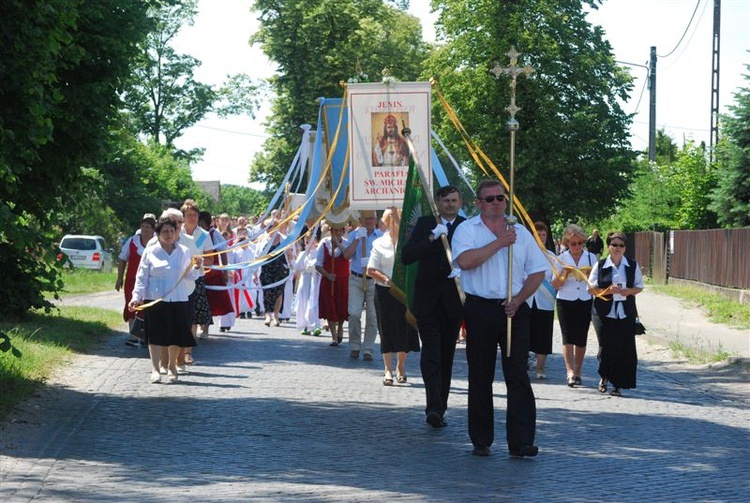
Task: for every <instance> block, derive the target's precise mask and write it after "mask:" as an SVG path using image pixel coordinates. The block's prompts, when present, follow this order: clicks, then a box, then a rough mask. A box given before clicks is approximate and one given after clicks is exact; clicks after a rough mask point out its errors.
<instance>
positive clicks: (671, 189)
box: [599, 131, 716, 232]
mask: <svg viewBox="0 0 750 503" xmlns="http://www.w3.org/2000/svg"><path fill="white" fill-rule="evenodd" d="M660 133H661V134H657V142H656V144H657V151H656V159H657V160H656V162H653V163H652V162H648V161H647V160H646V159H645V156H644V158H642V159H641V160H640V161H639V162H638V170H637V172H636V176H635V179H634V180H633V182H632V183H631V185H630V195H629V196H628V197H627V198H625V199H623V200H622V201H621V202H619V203H618V205H617V207H616V209H615V212H614V213H613V214H612V215H611V216H610V217H609V218H608V219H607V220H606V222H604V223H600V224H599V226H600V227H602V228H608V229H618V230H622V231H625V232H637V231H643V230H654V231H666V230H669V229H708V228H711V227H713V226H714V225H715V224H716V215H715V214H714V213H713V212H712V211H711V210H710V209H709V208H708V206H709V202H710V197H709V194H710V192H711V190H712V189H713V187H715V184H716V181H715V176H714V173H713V172H712V170H711V167H710V164H709V162H708V159H707V157H706V149H705V147H704V146H703V145H695V144H694V143H692V142H690V143H687V144H685V145H684V146H683V147H682V148H678V147H677V146H676V145H675V144H674V142H673V141H672V139H671V138H670V137H669V136H668V135H666V134H664V132H663V131H661V132H660ZM670 159H671V161H670Z"/></svg>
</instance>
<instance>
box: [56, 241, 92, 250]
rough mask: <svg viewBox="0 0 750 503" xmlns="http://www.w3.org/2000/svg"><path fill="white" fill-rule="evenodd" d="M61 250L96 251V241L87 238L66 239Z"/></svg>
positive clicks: (61, 244)
mask: <svg viewBox="0 0 750 503" xmlns="http://www.w3.org/2000/svg"><path fill="white" fill-rule="evenodd" d="M60 248H67V249H69V250H96V241H94V240H93V239H86V238H65V239H63V240H62V243H60Z"/></svg>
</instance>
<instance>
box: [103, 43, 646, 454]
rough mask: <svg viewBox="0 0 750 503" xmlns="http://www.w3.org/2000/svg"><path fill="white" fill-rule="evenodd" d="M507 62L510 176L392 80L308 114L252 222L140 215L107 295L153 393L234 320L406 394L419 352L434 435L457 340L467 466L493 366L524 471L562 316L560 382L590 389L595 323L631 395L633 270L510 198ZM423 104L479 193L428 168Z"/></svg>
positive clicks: (482, 424) (190, 205) (612, 252)
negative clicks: (117, 298)
mask: <svg viewBox="0 0 750 503" xmlns="http://www.w3.org/2000/svg"><path fill="white" fill-rule="evenodd" d="M508 56H509V58H510V64H509V65H508V66H506V67H501V66H500V65H498V66H497V67H496V68H495V69H493V73H495V75H496V76H497V77H498V78H506V79H507V81H508V83H509V86H510V90H511V92H510V96H511V101H510V104H509V106H508V107H507V110H508V112H509V119H508V122H507V125H506V126H507V131H508V133H509V138H508V139H509V141H510V152H511V157H510V159H509V166H507V169H505V172H506V173H507V176H504V175H503V173H502V172H501V170H500V169H499V168H498V167H496V165H495V164H494V163H493V162H492V161H491V160H490V159H488V158H487V156H486V155H484V153H483V152H482V151H481V149H480V148H479V146H478V145H476V144H474V143H473V141H472V140H471V138H470V137H469V136H468V134H467V133H466V129H465V128H464V127H463V125H462V124H461V123H460V120H459V118H458V115H457V113H456V112H455V111H454V110H453V109H452V108H451V107H450V105H449V103H448V102H447V100H446V99H445V97H444V96H442V95H441V94H440V90H439V87H438V86H437V85H435V83H434V82H397V81H395V80H394V79H392V78H389V77H388V76H387V74H385V78H384V79H383V81H382V82H377V83H371V82H359V81H357V80H356V79H352V80H351V81H350V82H348V83H347V84H346V85H345V86H344V87H345V93H344V96H343V98H320V99H319V100H318V103H319V114H318V122H317V125H316V127H315V128H313V127H312V126H311V125H303V126H302V127H301V131H302V139H301V142H300V147H299V150H298V152H297V156H296V157H295V159H294V162H293V164H292V166H290V168H289V171H288V172H287V174H286V178H285V179H284V181H283V183H282V184H281V185H280V186H279V189H278V191H277V192H276V194H275V195H274V197H273V199H272V201H271V203H270V204H269V206H268V208H267V211H266V212H265V213H264V214H263V215H259V216H257V217H252V218H251V219H250V220H249V221H248V219H247V218H246V217H244V216H243V217H240V218H236V217H235V220H234V221H233V220H232V217H231V216H230V215H228V214H223V215H217V216H213V215H211V214H210V213H207V212H202V211H201V210H200V208H199V207H198V206H197V205H196V203H195V201H193V200H190V199H189V200H186V201H184V203H183V204H182V206H181V208H179V209H177V208H170V209H167V210H165V211H164V212H163V213H162V214H161V215H160V216H159V217H158V218H157V217H156V216H155V214H147V215H144V217H143V219H142V223H141V227H140V229H139V230H138V231H137V233H136V234H135V235H134V236H133V237H131V238H130V239H129V240H128V241H127V242H126V244H125V246H123V251H122V253H121V254H120V257H119V259H120V262H119V268H118V281H117V285H116V288H117V289H118V290H119V289H120V288H122V289H123V291H124V294H125V307H124V310H123V318H124V319H125V320H126V321H128V323H129V328H130V333H131V334H132V337H131V339H130V340H129V341H127V344H129V345H132V346H134V347H139V346H140V347H148V350H149V356H150V360H151V366H152V372H151V377H150V382H151V383H154V384H159V383H166V384H171V383H176V382H177V381H178V380H181V379H190V378H191V372H193V369H195V368H197V367H198V366H199V365H200V346H199V341H200V340H202V339H203V340H205V339H207V338H209V337H210V333H211V330H212V328H211V327H212V326H213V327H214V328H213V330H214V333H215V330H216V327H217V326H218V330H219V331H220V333H231V331H232V330H233V327H234V325H235V323H236V320H237V319H248V318H253V317H259V318H261V319H263V324H264V326H265V327H267V330H268V331H273V330H274V328H275V327H279V326H281V325H282V324H292V323H294V324H295V326H296V329H297V330H298V331H299V333H300V335H301V336H318V337H328V338H330V343H329V346H330V348H331V353H332V358H340V357H342V356H341V355H342V351H341V349H340V348H346V349H345V351H344V352H343V353H344V356H343V357H346V358H351V359H353V360H359V359H361V360H362V361H374V360H375V359H378V360H380V359H382V362H383V372H382V378H381V381H382V385H383V386H394V385H404V384H406V383H407V382H408V379H410V378H412V379H413V378H414V377H413V376H407V373H406V370H405V362H406V361H407V358H408V355H409V354H410V353H416V354H418V356H417V357H418V358H419V368H420V370H421V376H420V377H421V379H422V381H423V383H424V390H425V396H424V400H425V407H424V421H425V422H426V423H427V424H428V425H430V426H431V427H433V428H444V427H446V426H447V424H448V422H447V420H446V413H447V411H448V405H449V398H450V390H451V379H452V370H453V363H454V357H455V354H456V347H457V344H465V350H466V358H467V362H468V368H469V380H468V429H469V437H470V439H471V442H472V444H473V451H472V454H474V455H476V456H488V455H490V447H491V446H492V445H493V443H494V440H495V439H494V425H495V421H494V404H493V381H494V377H495V372H496V362H497V360H498V351H499V355H500V361H501V368H502V372H503V376H504V379H505V383H506V386H507V409H506V433H507V438H506V441H507V449H508V454H509V455H510V456H511V457H534V456H536V455H537V453H538V452H539V448H538V446H537V445H536V443H535V434H536V401H535V396H534V392H533V389H532V384H531V383H532V381H533V380H534V379H536V380H546V379H547V378H548V376H547V370H546V365H545V363H546V359H547V356H548V355H550V354H551V353H552V347H553V341H552V338H553V326H554V318H555V316H554V313H555V310H557V318H558V320H559V324H560V329H561V332H562V347H563V354H562V356H563V358H564V363H565V370H566V375H565V376H564V379H561V380H560V385H561V386H567V387H570V388H577V387H581V386H582V385H583V379H584V376H583V375H582V365H583V361H584V356H585V354H586V347H587V342H588V341H587V338H588V332H589V328H590V327H591V326H592V324H593V327H594V328H595V331H596V335H597V339H598V340H597V343H598V347H599V354H598V355H597V359H598V376H597V379H598V384H597V385H596V389H597V391H598V392H599V393H602V394H604V393H609V394H610V395H611V396H613V397H620V396H622V394H623V392H624V390H631V389H634V388H636V374H637V361H638V359H637V354H636V343H635V335H636V333H637V332H638V331H639V327H640V325H639V322H638V315H637V309H636V305H635V296H636V295H637V294H638V293H639V292H641V291H642V289H643V277H642V274H641V270H640V268H639V266H638V264H637V263H636V262H635V260H634V259H633V258H632V257H631V256H628V253H627V237H626V235H625V234H624V233H622V232H612V233H609V234H608V235H607V236H605V237H604V239H603V238H602V237H600V236H599V235H598V231H597V230H595V229H594V230H593V231H592V232H591V233H590V234H589V233H588V232H586V231H585V230H584V229H583V228H582V227H581V226H579V225H576V224H569V225H567V227H565V229H564V231H563V234H562V236H561V237H560V239H559V241H557V240H555V239H554V236H552V235H551V232H550V229H549V227H548V226H547V225H546V224H545V223H544V222H541V221H536V222H535V221H533V220H532V219H531V217H530V216H529V214H528V213H527V212H526V210H525V208H524V206H523V204H522V196H523V195H522V194H516V193H515V177H516V173H515V166H514V163H515V155H516V154H515V148H514V147H515V141H516V137H515V136H516V134H518V132H519V130H520V124H519V122H518V120H517V119H516V116H515V115H516V113H517V111H518V110H520V107H519V106H517V104H516V99H517V97H516V85H517V81H518V79H519V78H522V77H528V76H529V75H530V74H531V73H532V72H533V69H532V68H531V67H530V66H525V67H522V66H519V65H518V57H519V53H517V52H516V51H515V50H514V49H511V50H510V51H509V52H508ZM433 93H434V94H436V95H437V98H438V101H439V102H440V103H441V104H442V105H443V108H444V112H445V113H446V114H447V115H448V116H449V117H450V118H451V120H452V121H453V122H454V124H455V126H456V130H457V131H459V132H460V133H461V134H462V135H464V139H465V142H466V145H467V147H468V148H469V149H470V151H471V154H472V157H473V158H474V159H475V160H476V161H477V164H478V165H479V167H480V168H481V170H482V172H483V173H484V178H483V179H480V180H475V181H474V183H471V182H470V181H469V180H468V179H467V178H466V176H465V174H464V170H463V169H462V168H461V167H460V166H458V165H457V164H453V165H448V166H444V165H443V164H442V163H441V161H440V158H441V157H442V158H449V159H452V158H453V157H452V156H451V155H450V153H449V152H444V154H445V155H443V156H441V157H439V156H438V155H437V151H436V148H440V147H441V146H442V145H443V143H442V141H441V140H440V138H439V137H438V136H437V135H436V134H435V132H434V131H432V130H431V127H430V117H431V113H432V110H431V103H432V101H433ZM443 148H444V147H443ZM518 155H523V153H522V152H519V153H518ZM377 353H379V354H377ZM412 358H414V356H412ZM586 378H587V379H592V378H593V376H587V377H586Z"/></svg>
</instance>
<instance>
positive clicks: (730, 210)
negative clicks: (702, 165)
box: [711, 65, 750, 227]
mask: <svg viewBox="0 0 750 503" xmlns="http://www.w3.org/2000/svg"><path fill="white" fill-rule="evenodd" d="M745 68H746V69H748V70H750V65H746V66H745ZM745 80H748V81H750V73H747V74H745ZM729 110H730V112H731V114H729V115H727V116H725V117H723V120H722V122H721V131H722V133H723V134H722V136H723V138H722V140H721V141H720V143H719V147H718V149H717V160H718V162H717V171H718V172H717V179H718V181H717V186H716V189H715V190H714V191H713V192H712V194H711V199H712V202H711V209H712V210H714V211H715V212H716V214H717V217H718V221H719V223H720V224H721V225H722V226H724V227H744V226H749V225H750V88H747V87H743V88H741V89H740V90H739V91H738V92H737V93H736V94H735V104H734V105H732V106H730V107H729Z"/></svg>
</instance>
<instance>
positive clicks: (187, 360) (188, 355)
mask: <svg viewBox="0 0 750 503" xmlns="http://www.w3.org/2000/svg"><path fill="white" fill-rule="evenodd" d="M185 364H187V365H192V364H193V353H185Z"/></svg>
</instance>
